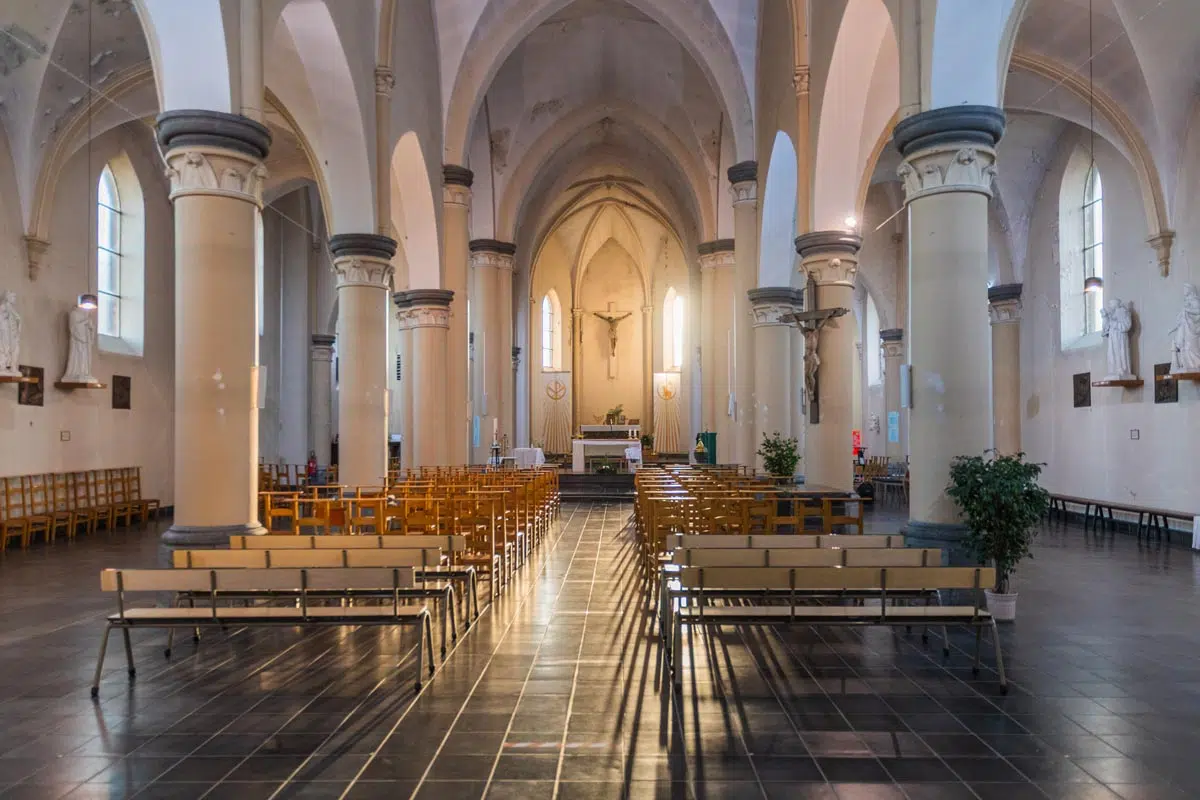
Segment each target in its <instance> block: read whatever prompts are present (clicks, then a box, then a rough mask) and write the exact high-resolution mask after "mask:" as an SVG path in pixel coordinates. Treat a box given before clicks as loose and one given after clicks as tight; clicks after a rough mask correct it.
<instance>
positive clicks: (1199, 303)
mask: <svg viewBox="0 0 1200 800" xmlns="http://www.w3.org/2000/svg"><path fill="white" fill-rule="evenodd" d="M1171 350H1172V351H1173V356H1172V357H1171V372H1173V373H1179V372H1200V290H1197V289H1196V286H1195V285H1194V284H1191V283H1185V284H1184V285H1183V310H1182V311H1180V312H1179V316H1178V317H1176V318H1175V327H1174V328H1172V329H1171Z"/></svg>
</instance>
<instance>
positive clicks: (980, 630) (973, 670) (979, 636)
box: [971, 625, 983, 677]
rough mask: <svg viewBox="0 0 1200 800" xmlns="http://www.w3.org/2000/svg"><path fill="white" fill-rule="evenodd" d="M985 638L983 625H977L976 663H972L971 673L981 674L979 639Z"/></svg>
mask: <svg viewBox="0 0 1200 800" xmlns="http://www.w3.org/2000/svg"><path fill="white" fill-rule="evenodd" d="M982 638H983V626H981V625H976V626H975V663H974V664H972V665H971V674H972V675H974V676H976V677H978V676H979V640H980V639H982Z"/></svg>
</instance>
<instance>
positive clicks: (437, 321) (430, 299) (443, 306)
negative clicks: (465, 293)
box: [397, 289, 454, 329]
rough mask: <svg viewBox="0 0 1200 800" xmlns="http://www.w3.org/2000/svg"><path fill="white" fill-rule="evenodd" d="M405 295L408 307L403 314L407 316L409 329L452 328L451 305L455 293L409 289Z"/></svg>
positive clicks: (440, 290) (442, 290) (445, 290)
mask: <svg viewBox="0 0 1200 800" xmlns="http://www.w3.org/2000/svg"><path fill="white" fill-rule="evenodd" d="M403 294H404V296H405V300H406V303H407V306H406V307H405V308H404V309H402V310H401V313H403V314H406V315H407V317H408V327H409V328H413V329H415V328H449V327H450V303H451V302H452V301H453V300H454V292H452V291H450V290H449V289H409V290H408V291H407V292H404V293H403ZM397 305H399V302H398V301H397Z"/></svg>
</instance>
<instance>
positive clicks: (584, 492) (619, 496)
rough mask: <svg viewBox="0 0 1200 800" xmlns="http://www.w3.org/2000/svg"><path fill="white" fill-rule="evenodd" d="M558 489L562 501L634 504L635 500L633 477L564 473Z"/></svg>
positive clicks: (559, 480) (560, 477)
mask: <svg viewBox="0 0 1200 800" xmlns="http://www.w3.org/2000/svg"><path fill="white" fill-rule="evenodd" d="M558 488H559V492H560V493H561V494H562V499H563V500H564V501H567V502H581V501H608V502H611V503H625V502H628V503H632V502H633V498H634V490H633V475H630V474H624V475H577V474H576V473H574V472H562V473H560V474H559V476H558Z"/></svg>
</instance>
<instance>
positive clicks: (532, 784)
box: [418, 780, 554, 800]
mask: <svg viewBox="0 0 1200 800" xmlns="http://www.w3.org/2000/svg"><path fill="white" fill-rule="evenodd" d="M418 797H420V796H419V795H418ZM430 797H431V798H432V797H435V795H430ZM436 797H437V798H438V800H441V795H436ZM484 797H485V798H487V800H551V798H553V797H554V781H552V780H546V781H524V780H515V781H502V780H496V781H492V785H491V788H489V789H488V791H487V794H486V795H484Z"/></svg>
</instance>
